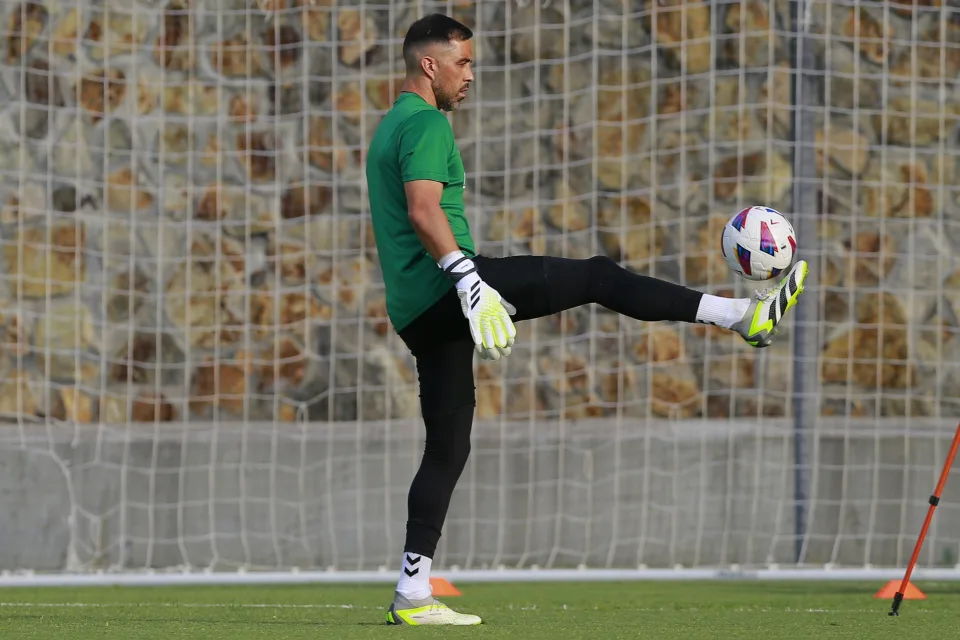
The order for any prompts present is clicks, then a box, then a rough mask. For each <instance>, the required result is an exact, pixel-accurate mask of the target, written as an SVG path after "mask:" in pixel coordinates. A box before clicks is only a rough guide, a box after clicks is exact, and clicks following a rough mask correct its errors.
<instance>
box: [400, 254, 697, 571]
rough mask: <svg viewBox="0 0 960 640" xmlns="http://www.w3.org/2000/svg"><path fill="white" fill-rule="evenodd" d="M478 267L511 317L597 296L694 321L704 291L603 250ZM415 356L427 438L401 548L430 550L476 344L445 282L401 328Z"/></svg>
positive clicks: (447, 493)
mask: <svg viewBox="0 0 960 640" xmlns="http://www.w3.org/2000/svg"><path fill="white" fill-rule="evenodd" d="M474 263H475V264H476V266H477V272H478V273H479V274H480V277H481V278H482V279H483V280H484V282H486V283H487V284H488V285H490V286H491V287H493V288H494V289H496V290H497V292H499V293H500V295H501V297H503V299H504V300H506V301H507V302H509V303H511V304H512V305H513V306H514V307H516V309H517V313H516V315H514V316H513V320H514V322H518V321H523V320H531V319H533V318H541V317H543V316H548V315H551V314H554V313H559V312H560V311H564V310H566V309H572V308H574V307H579V306H582V305H585V304H590V303H596V304H599V305H601V306H603V307H606V308H607V309H610V310H611V311H615V312H617V313H620V314H622V315H625V316H628V317H630V318H634V319H636V320H644V321H658V320H665V321H675V322H694V321H695V320H696V316H697V308H698V307H699V305H700V298H701V297H702V295H703V294H702V293H701V292H699V291H695V290H693V289H688V288H686V287H683V286H680V285H676V284H672V283H670V282H666V281H664V280H657V279H655V278H650V277H647V276H642V275H638V274H635V273H632V272H630V271H627V270H626V269H623V268H621V267H620V266H619V265H617V263H616V262H614V261H613V260H611V259H610V258H607V257H602V256H597V257H593V258H590V259H587V260H572V259H568V258H554V257H549V256H512V257H507V258H486V257H484V256H477V257H476V258H474ZM400 337H401V338H402V339H403V341H404V342H405V343H406V344H407V346H408V347H409V348H410V351H411V352H412V353H413V356H414V358H415V359H416V361H417V375H418V378H419V382H420V407H421V412H422V414H423V422H424V425H425V426H426V432H427V434H426V446H425V448H424V452H423V459H422V461H421V463H420V468H419V470H418V471H417V474H416V476H415V477H414V479H413V483H412V485H411V486H410V493H409V494H408V499H407V514H408V516H407V536H406V543H405V547H404V551H405V552H410V553H418V554H421V555H425V556H427V557H429V558H432V557H433V554H434V552H435V551H436V548H437V542H438V541H439V540H440V531H441V529H442V528H443V522H444V520H445V519H446V516H447V509H448V507H449V506H450V498H451V496H452V495H453V490H454V488H455V487H456V485H457V481H458V480H459V479H460V474H461V473H462V472H463V468H464V466H466V463H467V457H468V456H469V455H470V431H471V429H472V427H473V413H474V408H475V406H476V398H475V395H474V391H475V386H474V380H473V356H474V353H475V351H474V344H473V339H472V338H471V337H470V330H469V328H468V326H467V321H466V319H465V318H464V317H463V312H462V311H461V310H460V299H459V298H458V297H457V294H456V291H455V290H453V289H451V290H450V291H449V292H448V293H447V295H445V296H444V297H443V298H442V299H440V301H438V302H437V303H436V304H434V305H433V306H432V307H430V309H428V310H427V311H426V312H424V313H423V314H422V315H420V316H419V317H418V318H417V319H416V320H414V321H413V322H412V323H411V324H410V325H408V326H407V327H405V328H404V329H403V330H402V331H401V332H400Z"/></svg>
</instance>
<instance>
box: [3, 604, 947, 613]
mask: <svg viewBox="0 0 960 640" xmlns="http://www.w3.org/2000/svg"><path fill="white" fill-rule="evenodd" d="M0 607H5V608H18V607H23V608H50V609H118V608H152V607H161V608H169V609H358V610H383V609H384V607H375V606H370V605H356V604H325V603H315V604H284V603H253V602H238V603H236V604H231V603H227V602H206V603H200V602H145V603H137V602H0ZM503 608H505V609H507V610H510V611H551V610H560V611H578V610H579V611H591V610H592V611H599V607H568V606H567V605H565V604H564V605H559V606H550V607H539V606H537V605H533V606H523V607H520V606H516V605H513V604H508V605H506V606H505V607H503ZM712 610H715V609H712ZM621 611H635V612H639V613H665V612H668V611H678V610H677V609H674V608H670V609H667V608H664V607H659V608H624V609H621ZM682 611H684V612H686V613H697V612H698V611H699V609H697V608H696V607H691V608H689V609H682ZM730 611H734V612H737V613H814V614H816V613H819V614H850V613H872V614H878V615H879V614H884V615H885V614H886V609H885V608H882V607H881V608H877V609H793V608H789V607H788V608H785V609H777V608H773V607H737V608H735V609H731V610H730ZM934 612H935V611H934V610H933V609H917V608H913V607H911V608H910V610H909V613H934Z"/></svg>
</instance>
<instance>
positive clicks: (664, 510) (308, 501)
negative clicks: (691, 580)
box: [0, 0, 960, 571]
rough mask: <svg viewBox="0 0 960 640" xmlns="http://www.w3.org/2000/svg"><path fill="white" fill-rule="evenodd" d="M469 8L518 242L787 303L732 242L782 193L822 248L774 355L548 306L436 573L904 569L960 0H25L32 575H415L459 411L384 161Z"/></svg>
mask: <svg viewBox="0 0 960 640" xmlns="http://www.w3.org/2000/svg"><path fill="white" fill-rule="evenodd" d="M433 11H440V12H444V13H447V14H449V15H452V16H453V17H455V18H457V19H459V20H461V21H462V22H464V23H465V24H467V25H468V26H469V27H471V28H472V29H473V30H474V32H475V37H474V52H475V55H476V59H477V60H476V66H475V73H476V82H475V85H474V89H473V90H472V91H471V93H470V97H469V98H468V100H467V101H466V102H465V103H464V104H463V106H462V108H461V109H460V110H459V111H457V112H455V113H454V114H453V115H452V117H451V121H452V124H453V127H454V131H455V133H456V136H457V143H458V146H459V148H460V150H461V153H462V155H463V159H464V164H465V166H466V169H467V189H466V200H467V207H468V215H469V219H470V223H471V227H472V230H473V233H474V237H475V239H476V240H477V242H478V245H479V248H480V251H481V252H482V253H485V254H487V255H491V256H502V255H513V254H524V253H548V254H553V255H563V256H568V257H589V256H591V255H596V254H603V255H609V256H611V257H613V258H614V259H615V260H618V261H619V262H620V264H622V265H623V266H625V267H628V268H630V269H632V270H634V271H636V272H638V273H644V274H649V275H653V276H657V277H660V278H665V279H668V280H671V281H674V282H680V283H683V284H686V285H688V286H691V287H694V288H698V289H701V290H704V291H707V292H710V293H714V294H717V295H726V296H744V295H752V293H753V289H754V287H753V286H750V285H752V284H753V283H749V282H747V281H745V280H740V279H738V278H737V277H736V276H735V275H733V273H732V272H731V271H730V270H729V268H728V267H727V265H726V264H725V262H724V260H723V257H722V255H721V253H720V231H721V228H722V226H723V224H724V223H725V222H726V221H727V220H728V219H729V218H730V217H731V216H732V215H733V214H735V213H736V212H737V211H739V210H740V209H742V208H744V207H747V206H751V205H765V206H770V207H774V208H776V209H778V210H779V211H781V212H783V213H784V215H786V216H787V217H788V218H789V219H790V220H791V221H792V223H793V225H794V227H795V228H796V229H797V231H798V234H799V236H800V237H799V254H800V256H802V257H803V258H804V259H806V260H807V261H808V262H809V263H810V267H811V276H810V280H809V281H808V284H807V287H806V293H805V294H804V296H803V297H802V298H801V304H800V305H799V306H798V307H797V308H796V309H795V311H794V312H793V317H792V318H791V319H790V321H789V322H788V323H787V326H786V327H785V328H784V330H782V331H781V333H780V335H779V337H778V340H777V341H776V343H775V344H774V345H773V346H772V347H770V348H769V349H765V350H762V351H757V350H754V349H752V348H750V347H749V346H747V345H745V344H744V343H743V341H742V340H741V339H740V338H739V337H738V336H736V335H734V334H730V333H729V332H726V331H724V330H722V329H717V328H715V327H705V326H693V325H690V326H682V325H672V324H643V323H637V322H634V321H630V320H624V319H621V318H619V317H618V316H616V315H614V314H611V313H609V312H607V311H606V310H604V309H602V308H597V307H584V308H581V309H577V310H574V311H570V312H565V313H563V314H560V315H558V316H555V317H551V318H545V319H542V320H538V321H535V322H529V323H525V324H523V325H521V326H520V334H519V336H518V340H517V346H516V347H515V349H514V352H513V355H511V356H510V357H509V358H508V359H507V360H506V361H503V362H497V363H492V364H491V363H483V364H480V363H478V365H477V424H476V427H475V436H474V449H473V459H472V461H471V464H470V466H469V468H468V469H467V471H466V472H465V473H464V476H463V479H462V480H461V483H460V486H459V488H458V492H457V494H456V495H455V498H454V505H453V507H452V510H451V515H450V519H449V520H448V524H447V529H446V531H445V534H444V538H443V540H442V542H441V549H440V551H439V554H440V555H439V557H438V559H437V560H436V563H437V565H438V566H453V565H456V566H460V567H468V568H481V569H482V568H491V567H498V566H501V565H502V566H508V567H518V568H524V567H529V566H530V565H539V566H550V567H563V566H578V565H581V564H583V565H586V566H588V567H625V568H636V567H637V566H651V567H672V566H674V565H684V566H688V567H703V566H730V565H733V564H739V565H744V566H765V565H767V564H769V563H779V564H781V565H783V564H788V565H799V566H823V565H824V564H827V563H836V564H838V565H843V566H852V567H864V566H867V565H880V566H902V565H903V564H905V562H906V559H907V557H908V555H909V552H910V550H911V549H912V546H913V543H914V540H915V536H916V531H917V530H918V528H919V525H920V522H921V520H922V517H923V513H924V512H925V510H926V506H927V504H926V498H927V496H928V495H929V493H930V491H931V490H932V489H933V486H934V484H935V481H936V477H937V475H938V474H939V471H940V466H941V465H942V463H943V460H944V458H945V456H946V453H947V446H948V444H949V442H950V438H951V436H952V433H953V429H954V427H955V426H956V421H957V419H958V415H960V357H958V356H960V351H958V349H960V340H957V331H958V318H957V315H956V308H955V305H957V304H958V303H960V255H958V254H957V252H956V251H955V250H954V248H953V242H954V241H955V239H956V237H957V234H958V232H960V227H958V221H960V189H958V187H957V184H958V179H960V167H958V156H960V138H958V120H960V118H958V116H960V107H958V106H957V105H958V104H960V86H958V82H957V80H958V74H960V9H958V8H956V7H954V6H951V5H950V4H949V3H948V2H945V1H942V0H900V1H894V0H889V1H881V0H748V1H745V2H732V1H728V0H716V1H714V2H704V1H699V0H543V1H542V2H537V1H536V0H525V1H518V0H507V1H497V2H494V1H487V0H448V1H446V2H429V1H425V0H424V1H400V0H398V1H395V2H381V3H377V2H359V1H356V2H350V1H346V0H344V1H339V2H337V1H335V0H163V1H161V0H142V1H136V0H110V1H109V2H106V1H104V2H101V1H98V0H43V1H30V2H16V1H14V0H0V12H2V15H0V29H2V32H0V41H2V51H0V96H2V100H0V372H2V376H0V417H2V419H3V420H4V423H5V424H3V425H0V539H3V540H4V541H5V543H4V545H2V547H0V568H3V569H11V570H16V569H36V570H53V571H89V570H93V569H106V570H122V571H132V570H141V569H148V568H154V569H177V568H184V567H190V568H201V569H202V568H210V569H215V570H233V569H238V568H248V569H269V568H278V569H286V568H290V567H294V566H296V567H301V568H320V569H325V568H328V567H333V568H337V569H341V570H353V569H377V568H380V567H384V566H388V567H392V566H393V563H394V562H395V558H396V557H398V556H397V552H398V550H399V549H400V545H401V544H402V534H403V527H404V520H405V516H406V506H405V505H406V490H407V486H408V483H409V479H410V478H411V477H412V473H413V471H414V470H415V468H416V465H417V463H418V462H419V455H420V451H421V450H422V433H421V431H422V427H421V425H420V423H419V420H418V415H419V406H418V396H417V386H416V372H415V367H414V363H413V360H412V358H411V357H410V355H409V354H408V353H407V352H406V350H405V348H404V346H403V344H402V342H401V341H400V340H399V339H398V338H397V336H396V335H395V334H394V332H393V329H392V327H391V326H390V325H389V322H388V320H387V318H386V310H385V301H384V291H383V286H382V281H381V278H380V272H379V266H378V263H377V255H376V250H375V246H374V243H373V235H372V228H371V225H370V220H369V215H368V204H367V203H368V200H367V198H368V194H367V192H366V186H365V181H364V178H363V175H364V171H363V167H364V155H365V151H366V147H367V144H368V142H369V140H370V137H371V135H372V132H373V131H374V129H375V128H376V126H377V124H378V122H379V119H380V117H381V116H382V114H383V113H384V112H385V110H387V109H388V108H389V107H390V105H391V104H392V102H393V100H394V98H395V97H396V95H397V90H398V87H399V84H400V82H401V80H402V72H403V66H402V60H401V58H400V46H401V43H402V39H403V36H404V34H405V32H406V29H407V27H408V26H409V24H410V23H411V22H412V21H413V20H415V19H416V18H417V17H420V16H422V15H425V14H426V13H430V12H433ZM948 493H949V490H948ZM951 503H952V500H951V499H950V497H949V495H947V496H945V498H944V502H943V503H942V504H941V507H940V509H939V511H938V515H937V520H935V522H934V527H933V529H932V530H931V534H930V537H929V538H928V539H927V544H926V546H925V550H924V554H923V555H922V556H921V560H920V566H930V567H932V566H937V567H950V568H952V567H953V566H954V565H955V564H956V562H957V554H958V551H960V534H958V531H960V529H958V525H960V509H957V508H955V507H954V506H953V505H952V504H951Z"/></svg>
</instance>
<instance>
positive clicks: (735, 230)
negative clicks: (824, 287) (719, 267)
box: [720, 207, 797, 280]
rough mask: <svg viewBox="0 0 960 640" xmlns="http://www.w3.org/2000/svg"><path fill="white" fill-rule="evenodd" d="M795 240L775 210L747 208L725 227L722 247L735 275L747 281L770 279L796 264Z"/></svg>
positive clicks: (793, 233) (785, 222) (786, 224)
mask: <svg viewBox="0 0 960 640" xmlns="http://www.w3.org/2000/svg"><path fill="white" fill-rule="evenodd" d="M796 237H797V234H796V233H795V232H794V231H793V227H792V226H791V225H790V222H789V221H788V220H787V219H786V218H784V217H783V214H782V213H780V212H779V211H777V210H776V209H771V208H770V207H747V208H746V209H744V210H743V211H741V212H740V213H738V214H737V215H735V216H733V217H732V218H730V220H729V221H728V222H727V224H725V225H724V227H723V234H722V236H721V240H720V248H721V251H723V257H724V258H725V259H726V261H727V264H728V265H730V268H731V269H733V270H734V271H735V272H736V273H738V274H740V275H741V276H743V277H744V278H746V279H747V280H770V279H771V278H776V277H777V276H779V275H780V274H781V273H782V272H783V270H784V269H787V268H789V267H790V265H791V264H792V263H793V258H794V256H795V255H796V253H797V240H796Z"/></svg>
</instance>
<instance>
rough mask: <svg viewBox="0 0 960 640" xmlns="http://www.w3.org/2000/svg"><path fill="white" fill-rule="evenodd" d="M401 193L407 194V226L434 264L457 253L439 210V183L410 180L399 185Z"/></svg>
mask: <svg viewBox="0 0 960 640" xmlns="http://www.w3.org/2000/svg"><path fill="white" fill-rule="evenodd" d="M403 190H404V191H405V192H406V194H407V216H408V217H409V218H410V224H411V225H412V226H413V230H414V231H416V232H417V237H419V238H420V242H421V243H422V244H423V248H424V249H426V250H427V253H429V254H430V256H431V257H432V258H433V260H434V262H437V263H439V262H440V260H441V258H443V257H444V256H446V255H449V254H451V253H453V252H454V251H457V250H459V247H458V246H457V241H456V239H455V238H454V237H453V230H452V229H450V222H449V221H448V220H447V214H446V213H444V211H443V209H442V208H441V207H440V196H441V195H442V194H443V183H442V182H436V181H434V180H411V181H410V182H404V183H403Z"/></svg>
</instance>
